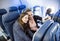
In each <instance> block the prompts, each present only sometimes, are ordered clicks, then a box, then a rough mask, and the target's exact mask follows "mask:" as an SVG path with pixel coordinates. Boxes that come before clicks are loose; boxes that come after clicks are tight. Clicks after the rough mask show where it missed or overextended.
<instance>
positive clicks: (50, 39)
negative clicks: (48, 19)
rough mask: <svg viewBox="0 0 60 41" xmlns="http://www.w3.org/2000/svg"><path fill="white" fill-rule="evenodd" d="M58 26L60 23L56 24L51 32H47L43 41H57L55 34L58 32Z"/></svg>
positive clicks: (51, 28) (52, 26)
mask: <svg viewBox="0 0 60 41" xmlns="http://www.w3.org/2000/svg"><path fill="white" fill-rule="evenodd" d="M58 26H59V23H57V22H54V23H53V24H52V25H51V26H50V28H49V30H48V31H47V33H46V34H45V36H44V38H43V41H56V40H55V38H56V37H55V33H56V32H57V30H58Z"/></svg>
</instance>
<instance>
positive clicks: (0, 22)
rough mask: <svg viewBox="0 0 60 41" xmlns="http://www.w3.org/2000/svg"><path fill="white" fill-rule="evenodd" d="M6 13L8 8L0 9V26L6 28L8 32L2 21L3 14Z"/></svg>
mask: <svg viewBox="0 0 60 41" xmlns="http://www.w3.org/2000/svg"><path fill="white" fill-rule="evenodd" d="M6 13H7V10H6V9H0V26H1V28H2V29H3V30H4V32H6V31H5V27H4V25H3V23H2V15H4V14H6Z"/></svg>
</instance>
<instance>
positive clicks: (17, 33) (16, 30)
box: [13, 23, 31, 41]
mask: <svg viewBox="0 0 60 41" xmlns="http://www.w3.org/2000/svg"><path fill="white" fill-rule="evenodd" d="M13 34H14V40H15V41H31V39H30V38H29V37H28V36H27V35H26V34H25V33H24V31H23V30H22V29H21V28H20V25H18V23H15V24H14V25H13Z"/></svg>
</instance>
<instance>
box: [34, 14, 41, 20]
mask: <svg viewBox="0 0 60 41" xmlns="http://www.w3.org/2000/svg"><path fill="white" fill-rule="evenodd" d="M33 17H34V19H35V20H40V21H42V17H40V16H37V15H34V16H33Z"/></svg>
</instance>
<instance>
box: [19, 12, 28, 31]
mask: <svg viewBox="0 0 60 41" xmlns="http://www.w3.org/2000/svg"><path fill="white" fill-rule="evenodd" d="M25 15H28V14H27V13H26V12H23V13H22V14H21V15H20V17H19V18H18V22H19V24H20V25H21V26H22V28H23V29H24V31H25V30H26V29H27V27H26V26H27V23H24V22H23V21H22V18H23V17H24V16H25Z"/></svg>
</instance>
